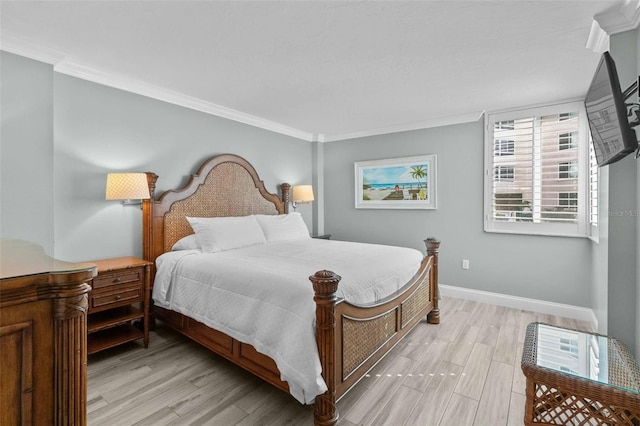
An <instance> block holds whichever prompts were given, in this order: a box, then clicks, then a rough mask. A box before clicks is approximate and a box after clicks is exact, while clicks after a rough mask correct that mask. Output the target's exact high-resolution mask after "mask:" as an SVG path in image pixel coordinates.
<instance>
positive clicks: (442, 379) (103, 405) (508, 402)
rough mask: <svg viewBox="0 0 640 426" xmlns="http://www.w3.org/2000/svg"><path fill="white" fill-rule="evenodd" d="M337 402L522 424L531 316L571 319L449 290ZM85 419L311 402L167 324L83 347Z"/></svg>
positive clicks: (371, 412) (254, 411) (216, 414)
mask: <svg viewBox="0 0 640 426" xmlns="http://www.w3.org/2000/svg"><path fill="white" fill-rule="evenodd" d="M440 308H441V323H440V325H431V324H427V323H426V322H425V323H420V324H419V325H418V326H416V328H415V329H414V330H413V331H412V332H411V333H410V334H409V335H408V336H407V337H406V338H405V339H404V340H403V341H402V342H401V343H400V344H399V345H398V346H396V347H395V348H394V349H393V351H391V352H390V353H389V354H388V355H387V356H386V357H385V358H384V359H383V360H382V361H381V362H380V363H379V364H378V365H377V366H376V367H375V368H374V369H373V370H372V371H371V373H370V374H369V375H368V376H367V377H365V378H364V379H363V380H362V381H360V383H358V385H357V386H356V387H355V388H354V389H352V390H351V391H350V392H349V393H348V394H347V395H346V396H345V397H344V398H343V399H342V400H341V401H340V402H339V403H338V410H339V413H340V422H339V425H340V426H352V425H393V426H396V425H421V426H422V425H424V426H428V425H452V426H453V425H455V426H463V425H482V426H484V425H486V426H501V425H522V423H523V420H522V419H523V415H524V414H523V410H524V400H525V397H524V391H525V387H524V376H523V375H522V371H521V369H520V357H521V353H522V343H523V341H524V334H525V328H526V326H527V324H529V323H530V322H534V321H541V322H547V323H550V324H555V325H560V326H565V327H570V328H576V329H582V330H590V325H589V324H587V323H580V322H578V321H575V320H570V319H566V318H560V317H554V316H550V315H543V314H537V313H533V312H528V311H521V310H516V309H510V308H504V307H499V306H495V305H488V304H483V303H477V302H472V301H466V300H461V299H454V298H445V299H443V300H442V301H441V303H440ZM88 370H89V373H88V376H89V380H88V404H87V413H88V423H89V425H90V426H94V425H95V426H97V425H108V426H116V425H117V426H120V425H122V426H124V425H153V426H159V425H221V426H230V425H274V426H276V425H277V426H281V425H310V424H313V420H312V418H313V412H312V411H313V410H312V407H310V406H302V405H300V404H298V403H297V402H296V401H295V400H294V399H293V398H292V397H290V396H289V395H288V394H286V393H284V392H282V391H279V390H277V389H275V388H273V387H272V386H270V385H268V384H266V383H263V382H262V381H260V380H259V379H256V378H254V377H253V376H252V375H251V374H249V373H246V372H245V371H244V370H242V369H240V368H238V367H236V366H234V365H232V364H230V363H229V362H227V361H226V360H224V359H223V358H220V357H218V356H217V355H214V354H212V353H211V352H209V351H208V350H206V349H204V348H202V347H200V346H199V345H197V344H195V343H192V342H190V341H187V340H186V339H185V338H183V337H181V336H180V335H178V334H177V333H175V332H173V331H172V330H170V329H168V328H167V327H164V326H161V325H160V326H158V327H157V329H156V331H154V332H153V333H152V335H151V343H150V344H149V348H148V349H144V348H143V347H142V345H141V344H138V343H131V344H127V345H123V346H121V347H119V348H114V349H112V350H109V351H105V352H102V353H99V354H96V355H93V356H91V357H89V367H88Z"/></svg>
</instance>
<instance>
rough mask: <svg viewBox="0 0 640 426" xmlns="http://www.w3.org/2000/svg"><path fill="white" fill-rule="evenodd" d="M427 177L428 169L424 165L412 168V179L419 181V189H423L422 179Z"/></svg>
mask: <svg viewBox="0 0 640 426" xmlns="http://www.w3.org/2000/svg"><path fill="white" fill-rule="evenodd" d="M426 176H427V169H426V167H425V166H424V165H420V166H411V177H412V178H414V179H415V180H417V181H418V188H422V185H420V179H421V178H423V177H426Z"/></svg>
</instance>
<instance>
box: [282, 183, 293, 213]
mask: <svg viewBox="0 0 640 426" xmlns="http://www.w3.org/2000/svg"><path fill="white" fill-rule="evenodd" d="M290 188H291V185H289V184H288V183H286V182H285V183H281V184H280V190H281V191H282V201H283V202H284V212H285V213H289V189H290Z"/></svg>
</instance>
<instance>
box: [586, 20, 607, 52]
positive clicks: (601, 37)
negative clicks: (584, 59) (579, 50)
mask: <svg viewBox="0 0 640 426" xmlns="http://www.w3.org/2000/svg"><path fill="white" fill-rule="evenodd" d="M585 47H586V48H587V49H589V50H592V51H594V52H596V53H603V52H604V51H606V50H609V34H607V32H606V31H605V30H603V29H602V28H601V27H600V24H599V23H598V21H596V20H595V19H594V20H593V22H591V30H590V31H589V37H588V38H587V44H586V46H585Z"/></svg>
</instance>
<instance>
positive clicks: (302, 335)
mask: <svg viewBox="0 0 640 426" xmlns="http://www.w3.org/2000/svg"><path fill="white" fill-rule="evenodd" d="M422 259H423V255H422V253H420V252H419V251H418V250H414V249H408V248H402V247H392V246H383V245H376V244H363V243H352V242H342V241H335V240H321V239H304V240H295V241H286V242H278V243H268V244H259V245H256V246H252V247H245V248H241V249H236V250H229V251H224V252H218V253H202V252H201V251H200V250H184V251H177V252H169V253H165V254H163V255H162V256H160V257H159V258H158V259H157V261H156V265H157V273H156V278H155V282H154V288H153V299H154V302H155V303H156V304H157V305H158V306H162V307H164V308H167V309H171V310H174V311H177V312H180V313H182V314H185V315H187V316H189V317H191V318H193V319H195V320H197V321H199V322H202V323H204V324H206V325H207V326H209V327H212V328H214V329H216V330H219V331H222V332H224V333H226V334H228V335H230V336H231V337H233V338H235V339H237V340H239V341H241V342H244V343H248V344H251V345H253V346H254V347H255V348H256V350H257V351H259V352H261V353H263V354H265V355H268V356H269V357H271V358H272V359H273V360H274V361H275V362H276V364H277V366H278V369H279V370H280V373H281V375H282V377H281V379H282V380H285V381H287V382H288V384H289V388H290V392H291V395H292V396H294V397H295V398H296V399H297V400H298V401H300V402H302V403H305V404H309V403H312V402H313V400H314V398H315V397H316V396H317V395H320V394H322V393H324V392H325V391H326V389H327V388H326V384H325V383H324V380H323V379H322V375H321V373H322V371H321V366H320V360H319V356H318V348H317V345H316V343H315V303H314V301H313V294H314V293H313V288H312V284H311V282H310V281H309V279H308V277H309V276H310V275H313V274H314V273H315V272H316V271H318V270H321V269H329V270H332V271H334V272H336V273H337V274H339V275H340V276H341V277H342V280H341V281H340V284H339V286H338V293H337V295H338V297H340V298H344V299H346V300H347V301H349V302H351V303H354V304H367V303H372V302H375V301H378V300H380V299H382V298H384V297H386V296H388V295H390V294H392V293H393V292H395V291H396V290H398V289H400V288H401V287H402V286H403V285H404V284H406V283H407V282H408V281H409V279H410V278H411V277H412V276H413V275H414V274H415V273H416V272H417V271H418V269H419V266H420V263H421V262H422Z"/></svg>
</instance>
